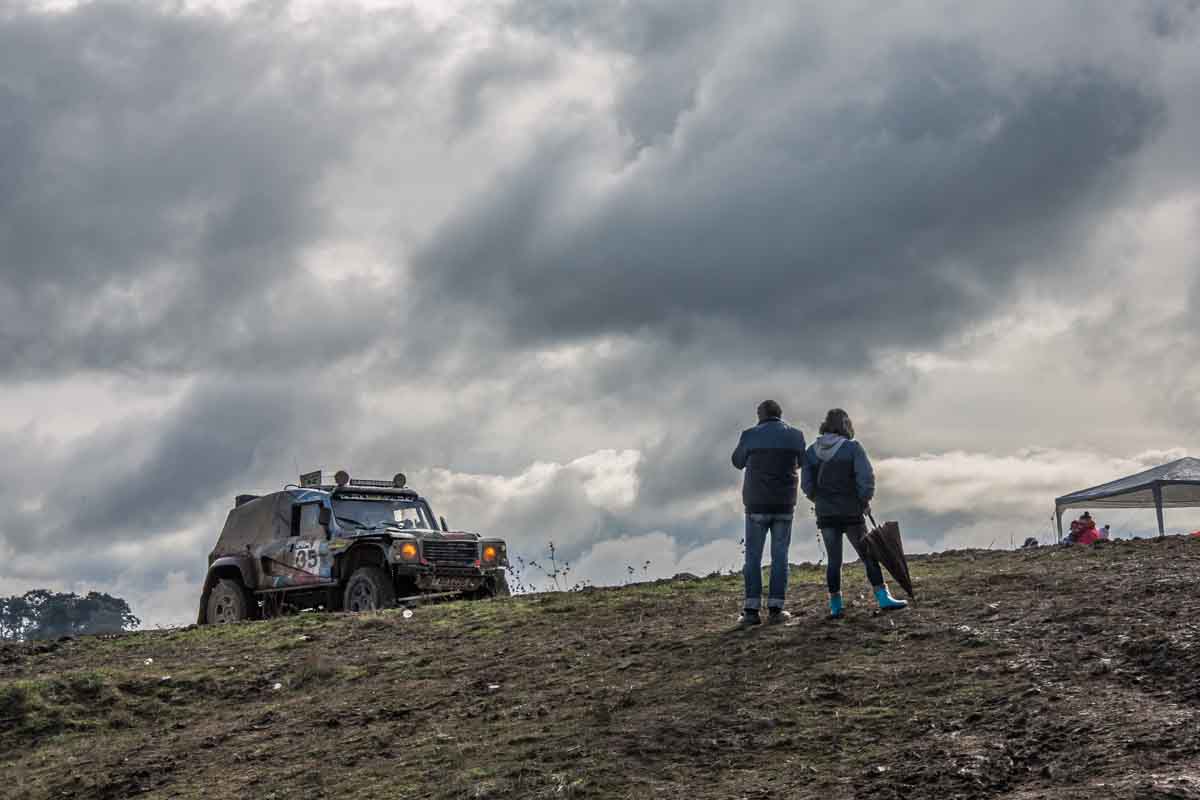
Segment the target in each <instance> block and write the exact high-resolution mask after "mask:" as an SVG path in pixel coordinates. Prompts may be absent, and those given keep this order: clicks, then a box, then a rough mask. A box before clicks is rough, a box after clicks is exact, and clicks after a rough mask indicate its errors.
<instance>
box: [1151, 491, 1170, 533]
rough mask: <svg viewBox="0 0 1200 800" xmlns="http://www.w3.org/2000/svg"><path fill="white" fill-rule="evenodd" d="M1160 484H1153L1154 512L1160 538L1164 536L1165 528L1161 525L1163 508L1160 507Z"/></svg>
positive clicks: (1161, 500)
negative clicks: (1156, 517)
mask: <svg viewBox="0 0 1200 800" xmlns="http://www.w3.org/2000/svg"><path fill="white" fill-rule="evenodd" d="M1162 503H1163V499H1162V485H1161V484H1157V483H1156V484H1154V513H1155V514H1157V515H1158V536H1159V538H1160V539H1161V538H1162V537H1164V536H1166V535H1167V533H1166V528H1165V527H1163V509H1162Z"/></svg>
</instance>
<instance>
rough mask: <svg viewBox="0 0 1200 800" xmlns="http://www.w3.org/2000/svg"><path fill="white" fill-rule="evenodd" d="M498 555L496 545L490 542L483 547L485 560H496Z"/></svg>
mask: <svg viewBox="0 0 1200 800" xmlns="http://www.w3.org/2000/svg"><path fill="white" fill-rule="evenodd" d="M497 555H498V553H497V552H496V546H495V545H491V544H489V545H487V546H485V547H484V548H483V560H484V561H495V560H496V556H497Z"/></svg>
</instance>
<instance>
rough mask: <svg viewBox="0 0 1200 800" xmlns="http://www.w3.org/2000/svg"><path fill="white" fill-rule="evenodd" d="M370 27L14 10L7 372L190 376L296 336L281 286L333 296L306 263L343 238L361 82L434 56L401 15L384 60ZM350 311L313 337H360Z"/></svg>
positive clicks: (112, 11) (153, 12) (107, 8)
mask: <svg viewBox="0 0 1200 800" xmlns="http://www.w3.org/2000/svg"><path fill="white" fill-rule="evenodd" d="M282 8H283V9H284V10H286V6H284V7H282ZM364 22H365V21H364ZM368 30H371V29H370V28H368V27H367V26H366V25H363V26H362V27H361V28H359V29H357V30H352V31H350V32H349V35H347V36H344V37H343V36H340V34H342V33H346V31H344V30H342V29H341V28H340V27H339V26H338V25H337V24H331V25H330V26H328V29H327V33H326V35H327V36H329V37H330V40H329V41H326V40H324V39H322V38H320V37H316V38H315V39H314V38H313V36H312V35H311V34H304V33H301V32H297V31H292V30H290V29H289V28H288V26H287V22H286V16H285V15H284V14H282V13H280V14H278V15H276V16H271V15H270V14H268V13H259V12H255V11H248V12H245V13H243V14H231V15H228V16H221V15H216V14H200V13H185V12H183V11H180V10H179V7H178V6H174V5H170V4H162V5H158V4H149V3H96V4H85V5H83V6H81V7H79V8H78V9H76V10H73V11H70V12H65V13H55V14H41V13H36V12H32V11H29V12H25V13H22V12H16V13H10V14H6V15H4V16H3V17H0V75H2V76H3V78H2V79H0V126H2V127H0V133H2V134H3V135H0V311H2V312H3V314H2V317H3V321H2V322H0V339H2V341H3V342H4V347H3V348H2V349H0V370H3V371H6V372H10V373H12V372H15V371H22V372H57V371H59V370H67V369H72V368H76V367H81V366H82V367H88V368H101V369H107V368H112V367H116V368H118V369H126V368H135V369H136V368H149V369H164V370H180V371H183V370H186V369H187V368H189V367H194V366H198V365H204V364H206V363H209V362H212V361H213V360H219V359H222V358H237V357H238V356H239V355H245V351H246V347H247V345H249V344H250V343H252V342H253V349H254V351H255V352H254V357H258V358H265V357H266V356H267V355H268V353H269V352H271V350H272V348H273V346H275V345H278V344H281V343H287V342H289V341H292V340H291V339H289V338H287V337H275V336H270V335H269V334H272V333H275V332H276V331H277V328H276V327H275V326H276V325H277V323H278V321H279V320H280V319H285V320H286V319H287V318H288V316H289V310H290V309H291V308H294V305H295V303H294V302H292V298H287V299H288V300H289V303H288V305H285V306H284V307H282V308H276V307H273V306H272V305H271V303H272V300H273V297H272V295H271V294H270V290H271V289H272V288H274V287H277V286H279V285H281V284H285V283H286V282H288V281H291V282H292V283H293V285H296V284H305V283H306V281H307V283H308V285H307V286H305V288H307V289H309V290H310V295H311V294H313V293H315V292H313V291H312V288H313V287H312V283H311V281H308V279H307V276H306V275H305V274H304V273H303V272H300V271H299V269H298V267H299V265H298V263H297V258H298V255H299V254H300V252H301V251H302V250H303V248H304V247H305V246H307V245H309V244H311V243H312V242H314V241H317V240H318V239H320V237H322V236H323V235H324V234H325V233H326V231H327V228H328V221H329V213H328V210H326V209H323V208H322V207H321V204H320V200H319V198H318V196H317V192H318V189H319V186H320V183H321V180H322V178H323V177H324V175H325V174H326V171H327V170H328V169H329V168H330V167H332V166H334V165H336V164H338V163H340V162H341V161H342V160H344V158H345V157H346V154H347V152H348V150H349V148H350V147H351V146H352V145H353V143H354V139H353V137H352V136H351V135H350V132H352V131H354V130H355V128H356V122H357V121H360V120H361V119H363V116H364V112H365V111H366V110H367V108H368V107H369V105H370V104H369V103H364V102H363V101H362V99H361V97H360V96H359V95H358V94H357V93H358V92H363V93H370V92H371V91H374V90H375V88H376V87H377V86H379V85H380V84H381V83H383V84H386V82H387V81H392V80H394V81H396V82H400V83H402V82H404V81H406V80H408V79H410V77H411V76H410V75H409V72H410V71H411V70H412V67H411V66H407V67H406V65H405V63H404V62H403V59H402V58H401V57H400V56H398V55H397V54H398V53H405V52H406V51H409V50H410V51H411V52H412V53H414V54H420V53H421V52H422V49H421V47H412V48H407V47H406V44H407V41H406V38H405V34H404V32H403V31H400V32H399V33H397V34H395V35H394V36H389V35H388V34H387V28H386V27H385V28H382V29H381V30H378V31H375V33H374V35H375V36H378V37H381V38H387V39H390V44H391V45H392V47H393V48H394V50H393V51H392V54H391V55H390V56H389V58H388V59H386V60H380V58H379V57H378V55H377V54H376V53H375V52H374V51H375V49H376V48H378V46H379V45H378V44H377V43H376V44H372V47H371V48H366V47H365V46H360V45H362V42H361V41H360V40H362V39H363V38H365V37H366V33H365V32H366V31H368ZM335 40H336V41H335ZM360 50H362V53H361V58H358V55H359V54H360ZM417 57H418V55H413V58H414V59H416V58H417ZM306 305H311V301H310V302H309V303H306ZM338 310H339V309H336V308H333V309H327V310H326V313H325V314H322V315H315V316H311V317H310V319H311V320H313V321H314V322H313V323H312V324H310V326H309V328H310V330H309V331H308V333H309V338H310V339H315V338H317V337H315V336H313V335H312V334H313V333H314V331H313V330H312V328H313V327H314V325H315V326H320V327H321V328H322V330H318V331H316V332H317V333H328V332H330V330H331V329H332V331H333V332H334V333H342V331H341V330H340V327H345V326H346V325H349V324H350V323H349V322H348V321H347V320H345V319H344V318H339V317H337V315H336V313H334V312H336V311H338ZM339 326H340V327H339ZM288 332H289V333H290V332H291V331H288Z"/></svg>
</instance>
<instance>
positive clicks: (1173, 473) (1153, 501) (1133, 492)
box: [1054, 458, 1200, 541]
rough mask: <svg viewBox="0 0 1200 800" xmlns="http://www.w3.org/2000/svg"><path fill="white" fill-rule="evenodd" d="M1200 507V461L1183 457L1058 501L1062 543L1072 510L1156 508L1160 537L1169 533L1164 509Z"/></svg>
mask: <svg viewBox="0 0 1200 800" xmlns="http://www.w3.org/2000/svg"><path fill="white" fill-rule="evenodd" d="M1197 506H1200V459H1196V458H1181V459H1179V460H1178V461H1172V462H1171V463H1170V464H1163V465H1162V466H1161V467H1155V468H1154V469H1148V470H1146V471H1145V472H1139V473H1138V474H1136V475H1130V476H1129V477H1128V478H1121V479H1119V480H1115V481H1111V482H1109V483H1105V484H1102V485H1100V486H1093V487H1092V488H1090V489H1081V490H1079V491H1078V492H1073V493H1071V494H1067V495H1063V496H1062V497H1060V498H1058V499H1057V500H1055V501H1054V512H1055V515H1056V517H1057V518H1058V538H1059V540H1060V541H1061V540H1062V534H1063V525H1062V520H1063V512H1064V511H1066V510H1067V509H1068V508H1083V507H1087V508H1153V509H1154V511H1155V513H1157V514H1158V535H1159V536H1162V535H1163V534H1164V533H1165V529H1164V527H1163V509H1164V508H1193V507H1197Z"/></svg>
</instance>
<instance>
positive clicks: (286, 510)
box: [199, 470, 509, 625]
mask: <svg viewBox="0 0 1200 800" xmlns="http://www.w3.org/2000/svg"><path fill="white" fill-rule="evenodd" d="M406 483H407V482H406V480H405V477H404V475H403V473H399V474H397V475H396V476H395V477H394V478H393V479H392V480H390V481H380V480H358V479H353V480H352V479H351V478H350V475H349V474H347V473H346V472H345V471H344V470H343V471H339V472H337V473H336V474H335V475H334V476H333V478H332V479H329V478H328V477H327V475H326V473H324V472H321V471H317V472H309V473H305V474H304V475H301V476H300V483H299V484H298V485H297V484H289V485H287V486H285V487H284V488H283V490H282V491H279V492H273V493H271V494H265V495H261V496H260V495H249V494H243V495H238V496H237V498H236V500H235V501H234V507H233V509H232V510H231V511H230V512H229V516H228V517H227V518H226V520H225V527H224V529H222V531H221V536H220V538H219V539H217V544H216V546H215V547H214V548H213V551H212V553H211V554H209V557H208V577H207V578H206V579H205V581H204V590H203V592H202V594H201V595H200V615H199V622H200V624H201V625H204V624H206V623H218V622H236V621H238V620H244V619H262V618H265V617H271V616H276V615H279V614H282V613H285V612H288V611H298V610H303V609H318V608H323V609H328V610H345V611H370V610H374V609H380V608H388V607H391V606H395V605H397V603H399V602H404V601H412V600H420V599H429V598H430V597H431V596H437V597H444V596H461V597H469V598H484V597H497V596H507V595H508V593H509V588H508V581H507V580H506V578H505V572H504V569H505V567H507V566H508V553H507V549H506V547H505V543H504V542H503V541H502V540H500V539H490V538H484V537H482V536H480V535H479V534H477V533H469V532H467V531H451V530H450V529H449V527H448V526H447V525H446V519H445V517H436V516H434V514H433V510H432V509H431V508H430V506H429V503H428V501H426V500H425V498H423V497H421V496H420V495H419V494H418V493H417V492H415V491H413V490H412V489H410V488H407V486H406Z"/></svg>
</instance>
